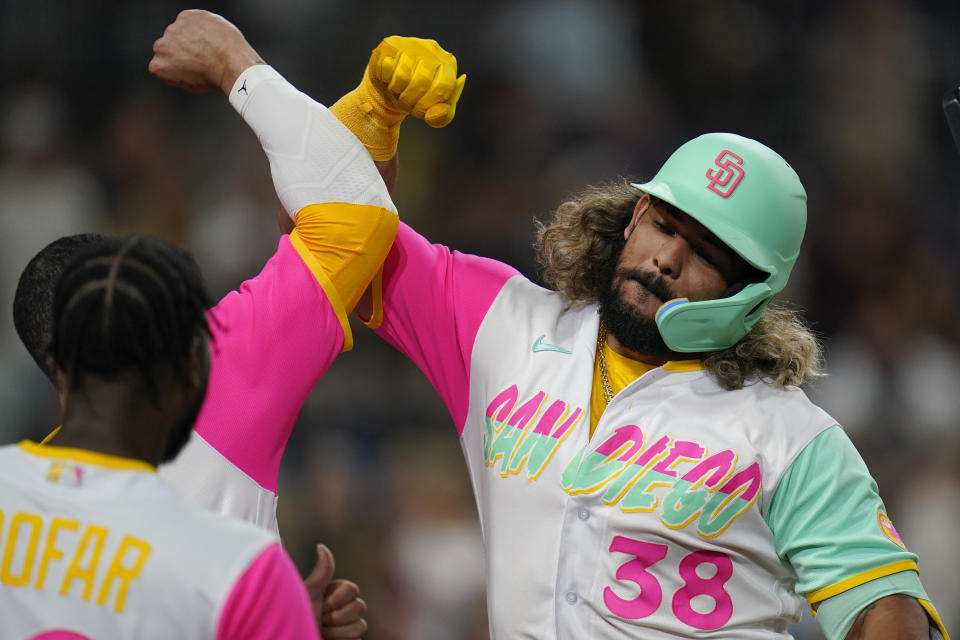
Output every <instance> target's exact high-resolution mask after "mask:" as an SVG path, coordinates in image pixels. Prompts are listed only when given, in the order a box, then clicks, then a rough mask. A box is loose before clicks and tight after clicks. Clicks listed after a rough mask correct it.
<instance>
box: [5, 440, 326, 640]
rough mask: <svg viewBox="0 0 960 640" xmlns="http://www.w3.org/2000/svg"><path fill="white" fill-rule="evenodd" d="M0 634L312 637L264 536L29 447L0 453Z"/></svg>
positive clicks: (49, 450) (173, 497)
mask: <svg viewBox="0 0 960 640" xmlns="http://www.w3.org/2000/svg"><path fill="white" fill-rule="evenodd" d="M251 592H256V593H258V594H259V595H258V598H259V600H258V599H251V598H250V597H249V593H251ZM281 594H282V597H281ZM0 627H2V630H3V631H2V634H0V635H2V637H3V638H5V639H10V640H88V639H96V640H111V639H114V638H116V639H120V638H141V639H143V640H149V639H153V638H155V639H157V640H160V639H168V638H178V639H179V640H214V639H219V638H226V637H229V638H233V639H234V640H237V639H239V638H246V639H253V638H260V639H264V640H265V639H266V638H273V637H281V636H277V635H274V634H273V631H270V629H273V630H280V631H281V632H283V633H284V634H286V635H282V637H294V638H316V637H318V634H317V632H316V623H315V622H314V620H313V615H312V610H311V608H310V604H309V600H308V599H307V596H306V592H305V591H304V589H303V586H302V584H301V583H300V579H299V575H298V574H297V573H296V570H295V568H294V567H293V565H292V563H291V562H290V561H289V558H288V557H287V556H286V555H285V554H284V553H283V551H282V550H281V549H280V547H279V545H278V544H277V540H276V538H275V537H274V536H273V535H271V534H269V533H268V532H266V531H263V530H262V529H259V528H256V527H254V526H252V525H249V524H246V523H242V522H238V521H235V520H233V519H229V518H223V517H220V516H217V515H215V514H212V513H209V512H207V511H205V510H203V509H201V508H199V507H197V506H195V505H193V504H190V503H189V502H188V501H187V500H186V499H184V498H183V497H182V496H181V495H180V494H179V493H177V492H176V491H175V490H174V489H172V488H170V487H168V486H166V485H165V484H164V483H163V482H161V481H160V480H159V478H158V477H157V475H156V473H155V472H154V471H153V469H152V467H150V466H149V465H147V464H146V463H142V462H139V461H135V460H130V459H126V458H117V457H114V456H106V455H103V454H98V453H93V452H90V451H84V450H79V449H65V448H60V447H46V446H41V445H35V444H33V443H30V442H23V443H21V444H20V445H19V446H17V445H10V446H6V447H2V448H0ZM290 634H292V635H290Z"/></svg>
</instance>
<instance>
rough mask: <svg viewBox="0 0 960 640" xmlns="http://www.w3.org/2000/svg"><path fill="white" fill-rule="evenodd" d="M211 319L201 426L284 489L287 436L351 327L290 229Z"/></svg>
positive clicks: (215, 443) (242, 464)
mask: <svg viewBox="0 0 960 640" xmlns="http://www.w3.org/2000/svg"><path fill="white" fill-rule="evenodd" d="M209 320H210V330H211V332H212V333H213V339H212V340H211V344H210V355H211V368H210V380H209V382H208V386H207V395H206V397H205V399H204V403H203V407H202V409H201V410H200V414H199V415H198V416H197V422H196V424H195V425H194V429H195V430H196V431H197V433H198V434H200V435H201V436H202V437H203V439H204V440H206V441H207V442H208V443H209V444H210V445H211V446H212V447H214V448H215V449H216V450H217V451H219V452H220V454H221V455H223V456H224V457H225V458H226V459H227V460H229V461H230V462H231V463H232V464H233V465H235V466H236V467H237V468H239V469H240V470H241V471H243V472H244V473H246V474H247V475H248V476H250V477H251V478H252V479H253V480H254V481H255V482H257V484H259V485H260V486H262V487H264V488H265V489H267V490H269V491H273V492H274V493H276V490H277V476H278V473H279V469H280V458H281V456H282V455H283V449H284V447H285V446H286V443H287V439H288V438H289V437H290V432H291V431H292V430H293V426H294V424H295V422H296V419H297V415H298V413H299V412H300V407H301V406H302V405H303V403H304V401H305V400H306V398H307V394H309V393H310V390H311V389H313V387H314V385H316V383H317V381H318V380H319V379H320V377H321V376H322V375H323V374H324V372H326V370H327V369H328V368H329V367H330V365H331V364H332V363H333V360H334V359H335V358H336V357H337V355H338V354H339V353H340V350H341V348H342V346H343V341H344V332H343V328H342V326H341V325H340V322H339V321H338V319H337V314H336V313H335V311H334V309H333V307H332V306H331V304H330V302H329V300H328V299H327V296H326V294H325V293H324V290H323V288H322V287H321V286H320V284H319V283H318V282H317V279H316V278H315V277H314V275H313V273H312V272H311V271H310V269H309V268H308V267H307V265H306V264H305V263H304V262H303V260H302V259H301V257H300V255H299V254H298V253H297V250H296V249H295V248H294V246H293V245H292V243H291V242H290V238H289V237H288V236H283V237H282V238H280V244H279V246H278V247H277V252H276V253H275V254H274V255H273V257H272V258H270V260H269V261H268V262H267V264H266V265H265V266H264V268H263V270H262V271H261V272H260V274H259V275H258V276H257V277H255V278H253V279H252V280H248V281H246V282H244V283H243V285H241V287H240V289H239V291H232V292H230V293H229V294H227V296H226V297H224V298H223V300H221V301H220V303H219V304H217V306H215V307H214V308H213V309H212V310H211V311H210V314H209Z"/></svg>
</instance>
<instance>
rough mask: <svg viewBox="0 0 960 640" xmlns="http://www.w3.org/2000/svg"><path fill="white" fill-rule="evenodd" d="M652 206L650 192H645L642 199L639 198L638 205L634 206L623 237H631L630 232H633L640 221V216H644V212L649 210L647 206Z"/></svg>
mask: <svg viewBox="0 0 960 640" xmlns="http://www.w3.org/2000/svg"><path fill="white" fill-rule="evenodd" d="M649 206H650V194H649V193H645V194H643V195H642V196H640V199H639V200H637V204H636V206H634V207H633V216H631V218H630V222H629V223H627V227H626V228H625V229H624V230H623V239H624V240H627V239H629V238H630V234H631V233H633V230H634V229H635V228H636V226H637V224H638V223H639V222H640V218H642V217H643V214H644V213H646V212H647V208H648V207H649Z"/></svg>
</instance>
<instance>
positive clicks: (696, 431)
mask: <svg viewBox="0 0 960 640" xmlns="http://www.w3.org/2000/svg"><path fill="white" fill-rule="evenodd" d="M447 63H448V64H451V65H455V60H450V61H448V62H447ZM377 109H378V105H377V104H375V103H371V104H368V105H367V109H366V110H367V111H368V112H370V111H372V112H376V111H377ZM345 121H346V120H345ZM354 132H355V133H356V134H357V135H358V136H359V137H360V138H361V139H363V136H364V134H365V132H364V131H362V130H359V129H355V130H354ZM805 223H806V195H805V193H804V190H803V187H802V185H801V184H800V181H799V179H798V178H797V176H796V174H795V173H794V171H793V170H792V169H791V168H790V167H789V165H788V164H787V163H786V162H785V161H784V160H783V159H782V158H780V157H779V156H778V155H777V154H776V153H774V152H773V151H771V150H770V149H768V148H767V147H765V146H763V145H762V144H760V143H758V142H756V141H753V140H750V139H747V138H743V137H741V136H737V135H732V134H707V135H705V136H701V137H699V138H697V139H695V140H692V141H690V142H688V143H686V144H684V145H683V146H681V147H680V148H679V149H678V150H677V151H676V152H675V153H674V154H673V155H672V156H671V157H670V158H669V159H668V160H667V161H666V163H665V164H664V166H663V168H662V169H661V170H660V172H658V174H657V175H656V176H655V177H654V179H653V180H651V181H649V182H646V183H643V184H627V183H624V184H614V185H608V186H604V187H598V188H593V189H588V190H587V191H586V192H585V193H584V194H583V195H582V196H580V197H578V198H575V199H574V200H572V201H570V202H567V203H564V204H563V205H561V206H560V207H559V208H558V210H557V212H556V214H555V216H554V219H553V220H552V221H551V222H550V224H548V225H546V226H545V227H544V228H543V229H541V230H540V232H539V234H538V242H539V251H540V257H541V259H542V261H543V262H544V265H545V267H546V269H545V278H546V280H547V282H548V283H550V284H551V285H553V286H554V287H555V290H547V289H543V288H541V287H539V286H537V285H535V284H533V283H531V282H530V281H528V280H526V279H525V278H523V277H522V276H521V275H520V274H518V273H517V272H516V270H514V269H512V268H511V267H509V266H507V265H504V264H501V263H498V262H496V261H492V260H488V259H484V258H479V257H476V256H469V255H464V254H461V253H458V252H456V251H450V250H449V249H447V248H446V247H443V246H440V245H431V244H430V243H428V242H427V241H426V240H425V239H424V238H423V237H421V236H420V235H418V234H417V233H416V232H415V231H413V230H412V229H410V228H409V227H407V226H405V225H403V224H401V226H400V229H399V231H398V234H397V239H396V240H395V242H394V246H393V248H392V250H391V252H390V255H389V256H388V258H387V260H386V262H385V263H384V269H383V282H382V289H381V290H379V291H376V290H375V291H373V292H372V295H371V296H370V297H369V298H365V299H364V300H362V301H361V303H360V304H359V305H358V312H359V314H360V316H361V317H364V318H368V321H369V324H370V325H371V326H373V327H374V328H375V329H376V330H377V331H378V333H380V335H382V336H383V337H385V338H386V339H387V340H388V341H390V342H391V343H392V344H394V345H395V346H397V347H398V348H399V349H400V350H401V351H402V352H403V353H405V354H406V355H407V356H408V357H410V358H411V360H413V362H414V363H415V364H416V365H417V366H418V367H419V368H420V369H421V370H422V371H423V372H424V373H425V374H426V375H427V377H428V378H429V380H430V381H431V383H432V384H433V385H434V387H435V388H436V389H437V390H438V392H439V393H440V395H441V398H442V399H443V401H444V402H445V403H446V406H447V408H448V410H449V411H450V414H451V416H452V418H453V420H454V423H455V425H456V428H457V431H458V434H459V435H460V440H461V444H462V447H463V450H464V453H465V456H466V460H467V465H468V468H469V470H470V474H471V480H472V484H473V487H474V490H475V493H476V498H477V504H478V508H479V511H480V518H481V525H482V528H483V534H484V540H485V545H486V550H487V559H488V562H487V564H488V566H487V575H488V590H487V596H488V606H489V611H490V622H491V632H492V634H493V636H494V637H500V638H544V637H557V638H623V637H637V638H640V637H642V638H677V637H710V638H738V639H739V638H771V637H784V638H785V637H788V634H787V627H788V625H789V624H790V623H792V622H795V621H797V620H798V619H799V617H800V613H801V610H802V608H803V606H804V602H805V601H806V602H807V603H809V604H810V606H811V608H812V609H813V610H814V612H815V613H816V615H817V620H818V622H819V624H820V626H821V628H823V630H824V631H825V633H826V634H827V636H828V637H829V638H831V640H832V639H834V638H844V637H847V638H868V637H874V638H876V637H884V638H890V637H898V634H899V637H917V638H926V637H927V636H928V634H929V635H930V636H934V635H936V634H941V635H942V636H943V637H946V631H945V630H944V629H943V627H942V624H941V622H940V620H939V616H938V615H937V613H936V610H935V609H934V608H933V606H932V605H931V604H930V603H929V602H928V600H927V598H926V594H925V593H924V591H923V588H922V586H921V584H920V582H919V578H918V573H917V566H916V556H915V555H913V554H912V553H910V552H909V551H908V550H907V549H906V547H905V546H904V544H903V541H902V540H900V538H899V536H898V535H897V533H896V530H895V528H894V527H893V524H892V522H891V521H890V519H889V517H888V516H887V514H886V513H885V509H884V506H883V503H882V502H881V500H880V498H879V496H878V495H877V493H876V488H875V484H874V483H873V481H872V479H871V478H870V476H869V473H868V472H867V470H866V468H865V466H864V464H863V462H862V460H861V459H860V457H859V455H858V454H857V452H856V451H855V449H854V448H853V446H852V444H851V443H850V441H849V440H848V439H847V438H846V436H845V435H844V434H843V432H842V430H841V429H840V427H839V426H838V425H837V424H836V421H835V420H833V419H832V418H831V417H830V416H828V415H827V414H826V413H824V412H823V411H822V410H820V409H819V408H817V407H816V406H814V405H813V404H811V403H810V402H809V400H808V399H807V398H806V396H805V394H804V393H803V392H802V391H801V390H800V389H799V385H800V384H801V383H802V382H803V381H804V380H805V379H807V378H809V377H812V376H816V375H817V374H818V373H819V346H818V345H817V341H816V340H815V338H814V337H813V335H812V334H811V333H810V332H809V330H807V329H806V327H805V326H804V325H803V324H802V322H801V321H800V320H799V319H798V318H797V317H796V314H794V313H791V312H790V311H787V310H785V309H782V308H776V307H769V303H770V301H771V299H772V297H773V296H774V295H775V294H776V293H778V292H779V291H780V290H782V289H783V287H784V286H785V284H786V281H787V278H788V276H789V273H790V270H791V269H792V267H793V264H794V262H795V260H796V257H797V254H798V252H799V247H800V243H801V240H802V236H803V232H804V228H805ZM380 309H382V313H380V311H379V310H380Z"/></svg>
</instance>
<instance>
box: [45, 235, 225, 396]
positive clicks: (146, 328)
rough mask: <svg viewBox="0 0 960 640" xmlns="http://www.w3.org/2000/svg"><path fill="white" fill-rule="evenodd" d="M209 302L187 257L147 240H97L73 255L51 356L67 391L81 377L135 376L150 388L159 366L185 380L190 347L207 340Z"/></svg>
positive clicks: (60, 289) (59, 296) (58, 298)
mask: <svg viewBox="0 0 960 640" xmlns="http://www.w3.org/2000/svg"><path fill="white" fill-rule="evenodd" d="M210 306H211V300H210V297H209V295H208V294H207V292H206V289H205V287H204V284H203V280H202V277H201V275H200V271H199V269H198V268H197V265H196V263H195V262H194V260H193V258H192V257H191V256H190V255H189V254H188V253H186V252H184V251H181V250H180V249H178V248H176V247H174V246H173V245H171V244H169V243H167V242H165V241H163V240H160V239H158V238H152V237H149V236H138V235H133V236H121V237H113V238H104V239H103V241H102V242H99V243H97V244H95V245H93V246H91V247H89V248H88V249H86V250H82V251H80V252H78V254H77V255H76V256H75V257H74V259H73V260H72V261H71V262H70V264H69V265H68V266H67V267H66V268H65V270H64V272H63V276H62V277H61V279H60V281H59V283H58V286H57V289H56V294H55V296H54V305H53V318H54V326H53V329H54V332H53V344H52V349H51V350H52V354H53V359H54V362H55V364H56V366H57V367H58V368H60V369H61V370H63V372H64V373H65V374H66V376H67V379H68V380H69V381H70V386H71V388H74V389H76V388H79V387H80V385H81V382H82V378H83V376H84V375H85V374H95V375H97V376H99V377H101V378H104V379H107V380H115V379H118V378H120V377H121V376H125V375H128V374H129V373H130V372H138V373H139V374H140V375H141V376H142V377H143V379H144V380H145V381H146V383H147V384H148V386H151V387H155V383H156V381H155V379H154V372H155V371H156V367H157V366H158V365H160V364H162V363H166V364H169V365H170V366H171V368H172V371H173V373H174V374H175V375H176V376H177V377H179V378H180V379H181V380H183V381H189V376H190V372H189V363H190V351H191V347H192V345H193V343H194V340H195V339H197V338H198V337H201V336H209V334H210V330H209V327H208V325H207V321H206V315H205V314H206V311H207V309H209V308H210Z"/></svg>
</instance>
